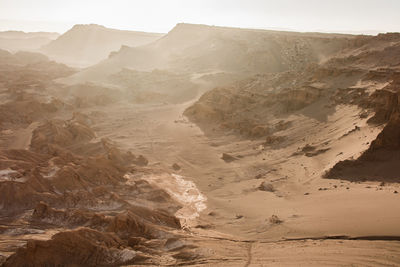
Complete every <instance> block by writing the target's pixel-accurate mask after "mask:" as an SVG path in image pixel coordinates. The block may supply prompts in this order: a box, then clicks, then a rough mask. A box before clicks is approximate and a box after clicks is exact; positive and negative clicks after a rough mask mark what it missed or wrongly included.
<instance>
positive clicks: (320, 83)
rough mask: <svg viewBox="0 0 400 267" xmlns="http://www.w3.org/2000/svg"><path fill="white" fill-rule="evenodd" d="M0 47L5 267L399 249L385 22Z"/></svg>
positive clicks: (394, 77) (391, 258)
mask: <svg viewBox="0 0 400 267" xmlns="http://www.w3.org/2000/svg"><path fill="white" fill-rule="evenodd" d="M0 57H1V61H0V89H1V94H0V100H1V102H0V116H1V117H0V130H1V139H0V148H1V149H0V164H1V170H0V207H1V209H0V263H3V265H4V266H26V265H28V266H43V265H45V264H47V265H49V266H118V265H153V266H159V265H162V266H165V265H169V266H176V265H191V266H204V265H215V266H263V265H268V266H299V265H300V266H329V265H331V266H343V265H344V266H347V265H356V266H376V265H387V266H396V265H398V264H400V256H399V255H400V253H399V251H400V241H399V240H400V230H399V228H398V225H399V223H400V215H399V214H400V207H399V205H397V204H398V201H399V197H400V196H399V192H400V185H399V177H398V175H397V173H399V167H398V166H399V164H398V163H399V160H400V157H399V149H400V144H399V137H400V136H399V130H398V129H399V123H400V119H399V118H400V117H399V107H398V105H399V103H398V87H399V84H400V83H399V81H400V80H399V78H400V35H399V34H395V33H393V34H380V35H378V36H352V35H335V34H318V33H291V32H273V31H261V30H246V29H233V28H222V27H211V26H205V25H189V24H179V25H177V26H176V27H175V28H174V29H173V30H172V31H171V32H170V33H168V34H167V35H165V36H164V37H162V38H161V39H159V40H156V41H154V42H152V43H150V44H148V45H143V46H141V47H136V48H128V47H124V48H122V49H121V50H120V51H119V52H116V53H113V54H111V55H110V57H109V58H108V59H107V60H105V61H103V62H102V63H100V64H97V65H94V66H92V67H90V68H88V69H85V70H82V71H79V70H76V69H72V68H70V67H67V66H66V65H62V64H59V63H55V62H53V61H50V60H49V59H48V58H47V57H46V56H43V55H40V54H34V53H15V54H11V53H8V52H5V51H4V52H3V51H1V53H0ZM29 264H30V265H29Z"/></svg>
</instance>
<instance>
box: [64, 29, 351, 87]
mask: <svg viewBox="0 0 400 267" xmlns="http://www.w3.org/2000/svg"><path fill="white" fill-rule="evenodd" d="M353 39H354V37H353V36H350V35H334V34H314V33H293V32H276V31H266V30H250V29H238V28H225V27H214V26H206V25H193V24H178V25H177V26H176V27H175V28H173V29H172V30H171V31H170V32H169V33H168V34H167V35H165V36H164V37H163V38H161V39H159V40H157V41H155V42H153V43H151V44H148V45H145V46H141V47H134V48H130V47H122V48H121V49H120V50H119V51H118V52H115V53H112V54H111V55H110V57H109V58H108V59H107V60H105V61H103V62H101V63H99V64H97V65H95V66H93V67H90V68H88V69H86V70H84V71H82V72H80V73H78V74H76V75H74V76H73V77H71V79H69V81H70V82H82V81H93V80H100V79H104V78H105V77H108V76H109V75H111V74H113V73H116V72H119V71H121V70H122V69H123V68H130V69H134V70H138V71H152V70H154V69H161V70H168V71H172V72H177V73H215V72H225V73H235V74H239V75H241V74H243V73H246V74H254V73H265V72H281V71H287V70H294V69H301V68H303V66H305V65H307V64H310V63H318V62H320V61H321V60H325V59H326V58H329V57H330V55H332V54H334V53H336V52H338V51H340V50H341V49H342V48H343V47H346V46H348V43H351V42H352V40H353Z"/></svg>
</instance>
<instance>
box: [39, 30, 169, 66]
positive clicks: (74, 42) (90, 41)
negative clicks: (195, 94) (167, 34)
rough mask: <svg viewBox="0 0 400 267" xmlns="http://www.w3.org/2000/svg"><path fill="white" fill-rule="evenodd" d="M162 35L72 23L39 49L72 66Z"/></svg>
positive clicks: (96, 60)
mask: <svg viewBox="0 0 400 267" xmlns="http://www.w3.org/2000/svg"><path fill="white" fill-rule="evenodd" d="M161 36H162V34H159V33H147V32H136V31H122V30H115V29H109V28H106V27H104V26H100V25H95V24H90V25H75V26H74V27H73V28H72V29H70V30H69V31H67V32H66V33H64V34H63V35H61V36H60V37H59V38H57V39H56V40H54V41H53V42H51V43H49V44H48V45H45V46H44V47H43V48H42V49H41V51H42V52H43V53H45V54H46V55H48V56H49V57H50V58H51V59H53V60H56V61H60V62H62V63H66V64H68V65H72V66H78V67H87V66H89V65H93V64H96V63H98V62H99V61H101V60H103V59H106V58H107V57H108V55H109V54H110V52H112V51H116V50H119V49H120V48H121V46H122V45H126V46H140V45H144V44H148V43H150V42H153V41H155V40H157V39H158V38H160V37H161Z"/></svg>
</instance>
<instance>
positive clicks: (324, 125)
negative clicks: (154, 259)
mask: <svg viewBox="0 0 400 267" xmlns="http://www.w3.org/2000/svg"><path fill="white" fill-rule="evenodd" d="M189 104H190V103H186V104H182V105H167V106H166V105H163V106H150V107H149V106H146V107H144V106H140V105H131V104H121V103H119V104H118V105H115V106H109V107H106V108H104V107H102V109H101V112H103V116H102V119H101V120H98V121H96V123H95V125H94V129H95V131H96V133H97V135H98V136H99V137H108V138H110V139H112V140H114V141H116V142H117V143H118V144H119V145H120V146H121V148H124V149H128V150H132V151H135V153H140V154H143V155H145V156H146V157H147V158H148V159H149V160H150V167H151V166H154V167H157V168H162V169H165V170H167V171H169V172H171V173H176V174H179V175H182V176H183V177H185V179H187V180H191V181H193V182H194V183H195V184H196V186H197V187H198V189H199V190H200V191H201V193H202V194H204V195H205V197H206V198H207V201H206V205H207V208H206V209H205V210H203V211H202V212H201V214H200V217H199V218H196V219H195V220H188V221H187V222H186V230H185V231H186V232H187V233H188V235H187V236H188V237H187V239H188V240H187V241H188V242H193V243H195V244H196V245H198V246H200V247H202V248H203V249H204V251H203V254H204V255H207V257H205V258H204V259H203V258H202V259H200V260H193V262H192V264H193V265H196V264H197V265H202V266H203V265H204V264H206V265H207V264H209V265H214V266H216V265H218V266H329V265H335V266H337V265H341V266H342V265H344V266H348V265H352V266H376V265H383V266H395V265H398V264H400V228H399V227H398V226H399V225H400V206H399V205H398V201H399V197H400V195H399V194H397V192H400V186H399V185H398V184H385V185H383V184H379V183H378V182H363V183H351V182H348V181H342V180H330V179H323V178H322V176H323V174H324V172H325V171H326V170H327V169H329V168H330V167H332V166H333V165H334V164H335V163H336V162H337V161H339V160H341V159H345V158H349V157H351V156H354V157H357V156H358V155H359V153H361V151H362V150H363V149H366V148H367V144H368V143H369V142H370V141H371V140H373V139H374V138H375V137H376V135H377V134H378V132H379V129H374V128H370V127H368V125H367V124H366V123H365V121H360V119H359V118H358V117H357V118H355V117H352V116H343V115H344V114H355V113H357V112H358V111H357V110H356V109H355V108H354V107H347V106H343V107H340V108H337V109H336V110H334V111H329V114H328V113H327V116H326V117H325V118H323V119H321V118H313V117H312V116H307V114H306V115H304V114H297V115H293V116H297V117H294V119H295V121H296V124H295V125H294V126H293V127H291V128H290V131H291V132H288V133H287V134H286V135H287V136H291V138H293V142H292V143H291V144H289V145H288V146H286V147H281V148H278V149H269V148H264V147H263V142H260V141H249V140H242V139H239V138H238V137H236V136H234V135H228V136H223V135H221V134H218V133H215V134H207V135H205V134H204V133H203V132H202V131H201V130H200V129H199V128H198V127H197V126H196V125H195V124H192V123H190V122H188V120H187V119H186V118H185V117H183V116H182V115H181V114H182V113H183V110H184V109H185V108H186V107H187V106H188V105H189ZM90 111H93V110H87V112H90ZM355 125H356V126H357V127H360V130H358V131H351V130H352V129H353V128H354V127H355ZM321 133H322V134H321ZM317 135H318V136H319V137H321V136H322V137H323V138H325V139H318V140H317V139H316V136H317ZM296 138H297V139H296ZM307 144H309V145H313V146H316V147H318V148H321V149H322V150H321V151H323V152H321V153H317V154H316V155H309V156H305V155H304V154H299V153H296V152H298V151H300V150H301V148H302V147H304V146H306V145H307ZM355 147H357V149H354V148H355ZM324 148H326V149H324ZM357 150H358V152H357ZM222 153H229V154H231V155H234V156H235V158H236V160H235V161H233V162H230V163H228V162H225V161H224V160H222V159H221V156H222ZM352 153H353V154H352ZM332 159H335V162H333V161H332ZM174 163H176V164H178V165H179V166H180V167H181V169H180V170H174V169H173V168H172V165H173V164H174ZM262 182H265V183H269V184H271V185H272V187H273V190H271V191H272V192H268V191H263V190H259V189H258V187H259V185H260V184H261V183H262Z"/></svg>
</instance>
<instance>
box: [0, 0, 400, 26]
mask: <svg viewBox="0 0 400 267" xmlns="http://www.w3.org/2000/svg"><path fill="white" fill-rule="evenodd" d="M179 22H188V23H202V24H209V25H221V26H234V27H247V28H285V29H293V30H298V31H335V32H347V31H356V32H362V31H368V30H378V31H400V0H197V1H194V0H63V1H61V0H0V30H9V29H16V30H24V31H58V32H64V31H66V30H68V29H69V28H70V27H72V26H73V25H74V24H77V23H80V24H87V23H96V24H101V25H104V26H107V27H111V28H120V29H130V30H142V31H153V32H168V31H169V30H170V29H171V28H173V27H174V26H175V25H176V24H177V23H179Z"/></svg>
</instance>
